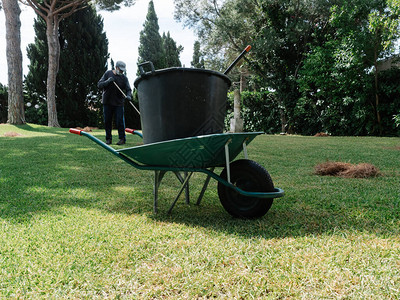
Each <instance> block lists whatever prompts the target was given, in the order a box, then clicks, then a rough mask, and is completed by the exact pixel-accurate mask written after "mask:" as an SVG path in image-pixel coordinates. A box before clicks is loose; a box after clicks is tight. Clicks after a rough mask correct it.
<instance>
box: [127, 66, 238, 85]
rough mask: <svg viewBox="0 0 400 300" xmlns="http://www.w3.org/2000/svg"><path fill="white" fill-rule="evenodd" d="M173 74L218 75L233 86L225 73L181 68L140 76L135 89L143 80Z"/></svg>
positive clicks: (135, 83) (160, 70) (161, 70)
mask: <svg viewBox="0 0 400 300" xmlns="http://www.w3.org/2000/svg"><path fill="white" fill-rule="evenodd" d="M173 72H182V73H185V72H189V73H195V72H196V73H207V74H208V75H216V76H219V77H221V78H222V79H224V80H225V81H226V83H227V84H228V86H230V85H231V84H232V81H231V80H230V79H229V77H228V76H226V75H225V74H223V73H220V72H217V71H213V70H208V69H199V68H181V67H172V68H166V69H159V70H156V71H155V72H153V73H152V72H147V73H145V74H142V75H141V76H139V77H138V78H136V79H135V81H134V86H135V88H137V87H138V85H139V83H140V81H142V80H146V79H149V78H153V77H156V76H160V75H163V74H166V73H173Z"/></svg>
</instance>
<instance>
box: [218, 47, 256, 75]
mask: <svg viewBox="0 0 400 300" xmlns="http://www.w3.org/2000/svg"><path fill="white" fill-rule="evenodd" d="M250 49H251V46H250V45H248V46H247V47H246V48H245V49H244V50H243V51H242V53H240V55H239V56H238V57H237V58H236V59H235V61H234V62H233V63H231V65H230V66H229V67H228V68H227V69H226V70H225V72H224V74H225V75H226V74H228V73H229V71H230V70H232V68H233V67H234V66H235V65H236V64H237V63H238V62H239V60H240V59H241V58H242V57H243V56H244V55H245V54H246V53H247V52H249V51H250Z"/></svg>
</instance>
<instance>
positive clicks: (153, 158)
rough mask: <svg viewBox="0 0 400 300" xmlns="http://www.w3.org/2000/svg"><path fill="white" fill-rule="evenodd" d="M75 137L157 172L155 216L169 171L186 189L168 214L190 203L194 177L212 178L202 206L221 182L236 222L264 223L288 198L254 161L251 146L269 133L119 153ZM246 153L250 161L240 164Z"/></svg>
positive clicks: (222, 195) (193, 140)
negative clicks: (218, 170)
mask: <svg viewBox="0 0 400 300" xmlns="http://www.w3.org/2000/svg"><path fill="white" fill-rule="evenodd" d="M69 131H70V132H71V133H74V134H78V135H81V136H86V137H88V138H89V139H91V140H92V141H93V142H95V143H97V144H98V145H99V146H101V147H103V148H104V149H106V150H108V151H109V152H111V153H112V154H114V155H115V156H117V157H118V158H120V159H122V160H123V161H125V162H126V163H128V164H129V165H131V166H133V167H135V168H137V169H139V170H150V171H154V172H155V176H154V189H153V192H154V212H155V213H157V202H158V190H159V187H160V184H161V181H162V179H163V177H164V175H165V174H166V173H167V172H168V171H171V172H173V173H174V174H175V175H176V177H177V179H178V180H179V181H180V183H181V187H180V189H179V191H178V193H177V195H176V197H175V199H174V201H173V202H172V204H171V206H170V208H169V210H168V213H171V211H172V209H173V208H174V206H175V204H176V203H177V201H178V199H179V198H180V196H181V195H182V193H183V192H184V191H185V192H186V203H187V204H189V203H190V199H189V180H190V178H191V177H192V175H193V174H194V173H204V174H206V179H205V181H204V184H203V187H202V189H201V192H200V194H199V196H198V198H197V201H196V205H200V202H201V200H202V198H203V196H204V193H205V191H206V189H207V187H208V184H209V181H210V179H211V178H213V179H215V180H217V181H218V196H219V199H220V202H221V204H222V206H223V207H224V209H225V210H226V211H227V212H228V213H229V214H231V215H232V216H234V217H239V218H245V219H252V218H259V217H262V216H264V215H265V214H266V213H267V212H268V210H269V209H270V208H271V205H272V203H273V199H274V198H279V197H282V196H283V195H284V191H283V190H282V189H279V188H275V187H274V184H273V182H272V179H271V177H270V175H269V173H268V172H267V171H266V170H265V169H264V167H262V166H261V165H260V164H258V163H257V162H255V161H252V160H249V159H248V153H247V145H248V144H249V143H250V142H251V141H252V140H253V139H254V138H255V137H256V136H258V135H260V134H263V132H252V133H248V132H246V133H218V134H208V135H202V136H195V137H187V138H180V139H173V140H167V141H161V142H155V143H149V144H143V145H139V146H135V147H130V148H124V149H114V148H112V147H110V146H108V145H107V144H105V143H104V142H102V141H101V140H99V139H98V138H96V137H94V136H93V135H91V134H89V133H87V132H85V131H82V130H78V129H73V128H71V129H70V130H69ZM127 132H130V133H132V134H136V135H138V136H140V137H142V136H143V135H142V133H141V132H140V131H136V130H131V129H127ZM242 151H243V154H244V159H239V160H234V159H235V158H236V157H237V156H238V155H239V154H240V153H241V152H242ZM217 167H223V170H222V172H221V173H220V175H217V174H216V173H215V172H214V171H215V168H217Z"/></svg>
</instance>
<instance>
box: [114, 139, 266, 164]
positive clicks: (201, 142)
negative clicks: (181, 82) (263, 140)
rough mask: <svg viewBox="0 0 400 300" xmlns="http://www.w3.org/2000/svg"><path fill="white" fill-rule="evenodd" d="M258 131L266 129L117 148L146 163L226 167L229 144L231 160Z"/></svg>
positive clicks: (120, 151) (128, 155)
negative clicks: (226, 153) (226, 152)
mask: <svg viewBox="0 0 400 300" xmlns="http://www.w3.org/2000/svg"><path fill="white" fill-rule="evenodd" d="M259 134H263V132H254V133H253V132H252V133H221V134H210V135H203V136H195V137H188V138H182V139H176V140H169V141H163V142H157V143H152V144H145V145H141V146H136V147H132V148H125V149H121V150H116V151H117V152H119V153H122V154H124V155H125V156H127V157H129V158H131V159H133V160H135V161H138V162H140V163H142V164H144V165H153V166H154V165H156V166H169V167H180V168H209V167H223V166H224V165H225V164H226V158H225V145H226V144H227V145H228V149H229V157H230V161H232V160H234V159H235V158H236V157H237V156H238V154H239V153H240V152H241V151H242V150H243V144H244V143H245V145H247V144H249V143H250V142H251V141H252V140H253V139H254V138H255V137H256V136H257V135H259Z"/></svg>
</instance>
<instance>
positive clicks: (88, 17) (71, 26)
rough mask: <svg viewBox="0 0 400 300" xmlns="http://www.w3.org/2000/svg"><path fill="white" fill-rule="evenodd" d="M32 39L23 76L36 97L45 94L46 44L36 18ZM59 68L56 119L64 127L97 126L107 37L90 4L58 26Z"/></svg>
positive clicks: (44, 32) (42, 22) (105, 65)
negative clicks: (57, 116) (28, 60)
mask: <svg viewBox="0 0 400 300" xmlns="http://www.w3.org/2000/svg"><path fill="white" fill-rule="evenodd" d="M34 27H35V32H36V37H35V43H34V44H30V45H29V46H28V58H29V59H30V61H31V63H30V66H29V73H28V75H27V77H26V81H25V83H26V89H27V90H28V94H36V95H38V96H39V97H38V98H37V99H36V100H35V101H38V102H42V103H43V100H44V99H45V97H46V76H47V66H48V64H47V53H48V50H47V45H46V24H45V22H44V21H43V20H42V19H41V18H39V19H36V20H35V24H34ZM59 41H60V49H61V53H60V69H59V72H58V76H57V77H58V80H57V85H56V94H57V98H56V102H57V110H58V114H59V122H60V125H61V126H63V127H68V126H87V125H92V126H96V125H97V123H98V121H99V120H101V118H100V117H99V116H98V111H99V110H98V108H99V106H101V105H99V103H97V102H99V99H100V95H99V90H98V88H97V82H98V80H99V79H100V77H101V76H102V75H103V73H104V72H105V70H106V69H107V58H108V41H107V38H106V34H105V33H104V32H103V20H102V18H101V17H100V16H98V15H97V14H96V11H95V9H94V8H93V7H90V6H89V7H87V8H85V9H83V10H80V11H78V12H76V13H75V14H73V15H72V16H70V17H69V18H67V19H65V20H64V21H63V22H62V23H61V24H60V28H59Z"/></svg>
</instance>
